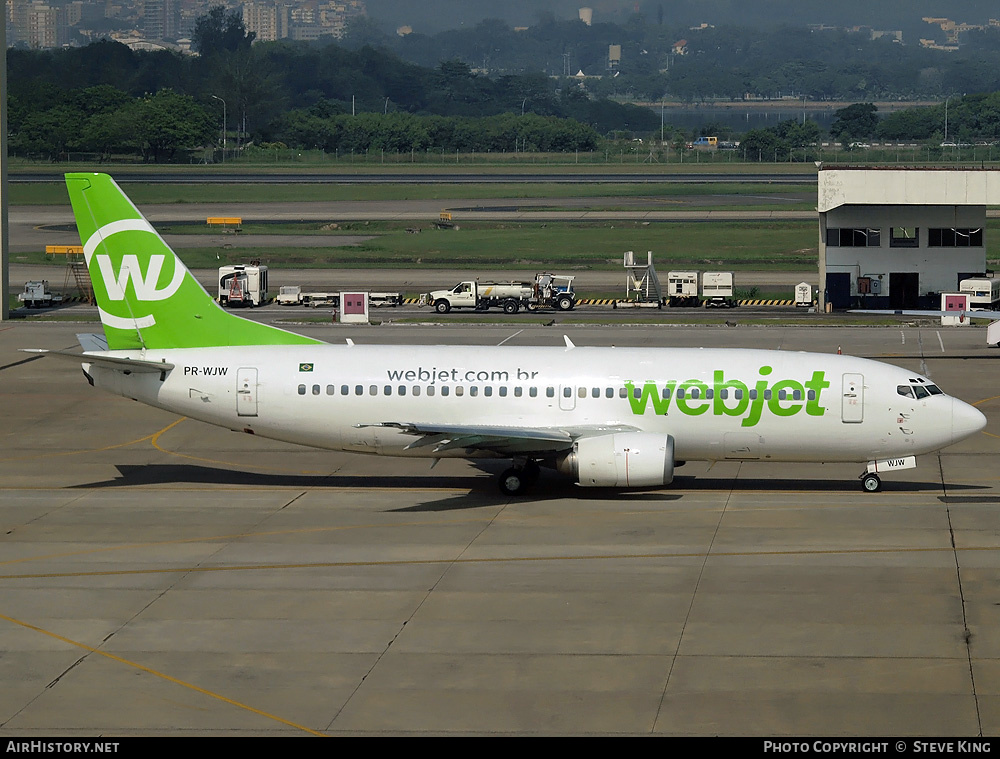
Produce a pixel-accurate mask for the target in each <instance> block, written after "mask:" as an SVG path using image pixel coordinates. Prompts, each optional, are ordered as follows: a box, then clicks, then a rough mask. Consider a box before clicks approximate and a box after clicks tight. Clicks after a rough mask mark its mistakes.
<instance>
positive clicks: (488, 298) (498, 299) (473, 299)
mask: <svg viewBox="0 0 1000 759" xmlns="http://www.w3.org/2000/svg"><path fill="white" fill-rule="evenodd" d="M533 291H534V288H533V287H532V285H531V284H529V283H528V282H488V283H483V282H472V281H470V282H459V283H458V284H457V285H455V286H454V287H453V288H451V289H450V290H434V291H433V292H431V293H427V294H425V295H422V296H421V298H420V303H421V305H423V304H430V305H432V306H434V310H435V311H437V312H438V313H439V314H446V313H448V312H449V311H451V310H452V309H453V308H474V309H476V310H477V311H486V310H488V309H489V308H490V307H491V306H499V307H500V308H502V309H503V310H504V312H505V313H508V314H516V313H517V312H518V311H520V310H521V306H522V305H526V304H527V303H528V301H529V300H530V299H531V297H532V294H533Z"/></svg>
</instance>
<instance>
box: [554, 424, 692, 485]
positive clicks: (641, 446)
mask: <svg viewBox="0 0 1000 759" xmlns="http://www.w3.org/2000/svg"><path fill="white" fill-rule="evenodd" d="M556 469H558V470H559V471H560V472H562V473H563V474H568V475H570V476H572V477H574V478H576V481H577V482H578V483H579V484H580V485H581V486H582V487H586V488H602V487H611V488H645V487H655V486H657V485H669V484H670V483H671V482H672V481H673V479H674V439H673V437H672V436H670V435H659V434H656V433H653V432H616V433H614V434H610V435H598V436H596V437H585V438H581V439H580V440H578V441H576V443H575V444H574V445H573V450H572V451H570V452H569V453H567V454H565V455H564V456H562V457H560V458H559V459H557V460H556Z"/></svg>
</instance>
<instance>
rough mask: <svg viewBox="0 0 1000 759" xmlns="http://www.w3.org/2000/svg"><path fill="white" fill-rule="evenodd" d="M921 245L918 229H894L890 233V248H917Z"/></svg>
mask: <svg viewBox="0 0 1000 759" xmlns="http://www.w3.org/2000/svg"><path fill="white" fill-rule="evenodd" d="M919 245H920V229H919V228H917V227H893V228H892V229H891V230H890V232H889V247H890V248H916V247H917V246H919Z"/></svg>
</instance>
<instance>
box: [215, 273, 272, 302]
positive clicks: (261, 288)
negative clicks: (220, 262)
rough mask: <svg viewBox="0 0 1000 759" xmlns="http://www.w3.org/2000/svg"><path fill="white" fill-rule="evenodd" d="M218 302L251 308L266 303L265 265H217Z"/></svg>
mask: <svg viewBox="0 0 1000 759" xmlns="http://www.w3.org/2000/svg"><path fill="white" fill-rule="evenodd" d="M219 303H220V305H222V306H229V307H230V308H233V307H237V306H247V307H250V308H253V307H254V306H259V305H261V304H262V303H267V267H266V266H260V265H258V264H234V265H230V266H221V267H219Z"/></svg>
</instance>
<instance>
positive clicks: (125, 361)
mask: <svg viewBox="0 0 1000 759" xmlns="http://www.w3.org/2000/svg"><path fill="white" fill-rule="evenodd" d="M21 352H22V353H40V354H42V355H43V356H55V357H56V358H63V359H69V360H71V361H76V362H78V363H81V364H97V365H98V366H103V367H105V368H107V369H115V370H117V371H119V372H126V373H129V372H135V373H136V374H141V373H143V372H146V373H162V372H169V371H170V370H171V369H173V368H174V365H173V364H168V363H167V362H166V361H163V362H159V361H140V360H137V359H131V358H118V357H117V356H102V355H98V354H93V353H76V352H74V351H60V350H45V349H44V348H21Z"/></svg>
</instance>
